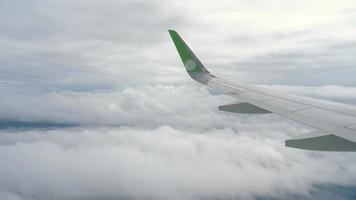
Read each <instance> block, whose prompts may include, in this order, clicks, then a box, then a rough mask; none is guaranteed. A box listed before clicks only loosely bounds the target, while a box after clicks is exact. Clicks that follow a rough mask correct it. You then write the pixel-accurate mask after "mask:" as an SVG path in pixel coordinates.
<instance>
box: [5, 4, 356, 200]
mask: <svg viewBox="0 0 356 200" xmlns="http://www.w3.org/2000/svg"><path fill="white" fill-rule="evenodd" d="M355 24H356V3H354V1H325V0H324V1H304V0H302V1H282V0H281V1H236V0H220V1H218V2H217V1H206V0H205V1H188V0H181V1H162V0H155V1H138V0H119V1H114V0H102V1H95V0H89V1H88V0H86V1H84V0H78V1H75V2H73V1H67V0H61V1H44V0H43V1H41V0H39V1H17V0H11V1H10V0H4V1H1V2H0V30H1V31H0V44H1V45H0V47H1V48H0V99H1V101H0V160H1V161H2V162H1V167H0V199H4V200H32V199H36V200H37V199H39V200H47V199H68V200H72V199H110V200H111V199H158V200H160V199H162V200H163V199H165V200H166V199H183V200H198V199H316V198H323V199H354V198H355V197H356V193H355V192H354V191H355V188H356V185H355V183H356V157H355V155H354V154H353V153H322V152H310V151H302V150H296V149H290V148H285V147H284V144H283V142H284V140H286V139H287V138H290V137H293V136H297V135H300V134H303V133H307V132H308V131H311V130H309V129H308V128H306V127H303V126H301V125H298V124H295V123H293V122H291V121H288V120H285V119H283V118H280V117H278V116H274V115H264V116H241V115H232V114H229V113H223V112H219V111H217V109H216V108H217V106H219V105H222V104H227V103H231V102H233V101H234V99H231V98H230V97H226V96H221V95H216V94H214V92H212V91H209V90H207V89H206V88H204V87H203V86H201V85H199V84H197V83H194V82H193V81H192V80H190V78H189V76H188V75H187V74H186V73H185V70H184V67H183V65H182V64H181V62H180V60H179V57H178V54H177V52H176V50H175V47H174V45H173V44H172V42H171V41H170V38H169V34H168V32H167V30H168V29H176V30H177V31H178V32H179V33H180V34H181V36H182V37H183V38H184V39H185V40H186V42H187V43H188V44H189V45H190V46H191V48H192V49H193V50H194V51H195V52H196V54H197V55H198V57H199V58H200V59H201V60H202V62H203V63H204V64H205V65H206V66H207V67H208V68H209V70H210V71H211V72H213V73H214V74H215V75H217V76H221V77H224V78H227V79H229V80H232V81H234V80H235V81H243V82H247V83H254V84H260V85H263V86H264V87H272V88H276V89H279V90H286V91H291V92H295V93H298V94H304V95H308V96H313V97H318V98H323V99H328V100H334V101H339V102H345V103H350V104H356V80H355V78H354V77H355V74H356V68H355V61H356V60H355V56H354V55H355V54H356V36H355V35H356V26H355Z"/></svg>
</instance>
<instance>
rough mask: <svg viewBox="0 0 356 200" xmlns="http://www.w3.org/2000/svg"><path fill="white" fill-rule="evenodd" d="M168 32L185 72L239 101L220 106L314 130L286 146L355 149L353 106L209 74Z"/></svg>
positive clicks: (179, 38) (176, 36) (231, 110)
mask: <svg viewBox="0 0 356 200" xmlns="http://www.w3.org/2000/svg"><path fill="white" fill-rule="evenodd" d="M169 34H170V35H171V37H172V40H173V42H174V44H175V46H176V48H177V51H178V53H179V56H180V58H181V60H182V62H183V64H184V66H185V68H186V70H187V72H188V74H189V75H190V76H191V77H192V78H193V79H194V80H196V81H198V82H200V83H202V84H204V85H206V86H208V87H210V88H214V89H215V90H218V91H220V92H222V93H224V94H226V95H230V96H232V97H235V98H237V99H238V100H239V102H238V103H233V104H229V105H224V106H219V110H222V111H227V112H235V113H242V114H265V113H275V114H278V115H280V116H283V117H286V118H288V119H291V120H294V121H297V122H299V123H301V124H304V125H307V126H309V127H311V128H314V129H316V130H317V131H314V132H311V133H308V134H306V135H302V136H299V137H297V138H292V139H289V140H287V141H286V142H285V145H286V146H288V147H293V148H299V149H307V150H318V151H356V107H354V106H350V105H345V104H339V103H334V102H328V101H323V100H318V99H313V98H308V97H303V96H297V95H291V94H287V93H281V92H277V91H274V90H270V89H266V88H261V87H256V86H252V85H247V84H242V83H236V82H234V83H233V82H230V81H227V80H224V79H221V78H218V77H215V76H214V75H212V74H211V73H210V72H209V71H208V70H207V69H206V68H205V67H204V65H203V64H202V63H201V61H200V60H199V59H198V57H197V56H196V55H195V54H194V53H193V51H192V50H191V49H190V48H189V47H188V45H187V44H186V43H185V42H184V40H183V39H182V38H181V37H180V36H179V34H178V33H177V32H176V31H174V30H169Z"/></svg>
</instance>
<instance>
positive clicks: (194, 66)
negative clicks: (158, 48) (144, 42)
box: [168, 30, 214, 83]
mask: <svg viewBox="0 0 356 200" xmlns="http://www.w3.org/2000/svg"><path fill="white" fill-rule="evenodd" d="M168 32H169V34H170V35H171V37H172V40H173V42H174V45H175V46H176V48H177V51H178V53H179V56H180V58H181V59H182V62H183V64H184V66H185V69H186V70H187V72H188V73H189V75H190V76H191V77H192V78H193V79H195V80H196V81H198V82H201V83H206V82H207V81H208V80H209V79H211V78H212V77H214V76H212V75H211V74H210V73H209V72H208V70H206V68H205V67H204V65H203V64H202V63H201V62H200V60H199V59H198V58H197V57H196V56H195V54H194V53H193V51H192V50H190V48H189V47H188V45H187V44H186V43H185V42H184V40H183V39H182V38H181V37H180V36H179V34H178V33H177V32H176V31H174V30H168Z"/></svg>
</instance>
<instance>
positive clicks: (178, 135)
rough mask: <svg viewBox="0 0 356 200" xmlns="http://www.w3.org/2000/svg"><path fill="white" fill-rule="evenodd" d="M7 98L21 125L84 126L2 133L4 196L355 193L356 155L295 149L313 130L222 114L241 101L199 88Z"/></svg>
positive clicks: (248, 196) (10, 111)
mask: <svg viewBox="0 0 356 200" xmlns="http://www.w3.org/2000/svg"><path fill="white" fill-rule="evenodd" d="M286 88H291V87H290V86H289V87H286ZM297 88H298V87H297ZM313 89H314V90H316V89H315V88H313ZM308 90H309V91H311V90H312V89H310V88H307V87H305V88H302V89H300V91H308ZM336 90H338V88H336ZM297 91H298V90H297ZM323 91H326V90H322V89H321V90H320V92H319V93H320V94H324V95H325V94H326V93H325V92H323ZM328 91H329V90H328ZM329 94H330V93H329ZM16 95H19V94H16ZM4 96H5V97H8V98H9V99H11V100H12V101H6V99H5V100H4V101H2V104H3V105H1V106H0V107H1V108H2V110H1V112H2V113H7V114H6V115H5V114H1V115H2V116H12V120H19V121H33V122H41V121H47V122H54V123H77V124H78V125H80V126H78V127H73V128H60V127H52V128H51V127H49V128H44V129H43V128H42V129H37V128H34V129H33V128H30V129H28V128H23V129H16V128H9V129H2V130H1V131H0V149H1V150H0V159H1V160H6V162H5V163H4V164H2V167H1V169H0V191H2V192H1V193H0V195H1V196H2V197H3V198H4V199H16V198H18V199H48V198H54V199H117V198H122V199H143V198H152V199H206V198H207V199H215V198H219V199H232V198H241V199H254V198H257V197H264V198H292V197H293V196H298V197H300V198H305V199H307V198H309V197H311V196H313V194H315V193H318V194H320V195H322V194H324V193H323V192H322V191H323V189H320V188H319V187H318V186H319V185H322V186H323V185H325V184H333V185H337V187H352V185H353V182H354V180H355V178H356V177H355V176H354V175H353V174H355V172H354V170H353V169H354V168H355V167H354V165H355V164H356V163H355V162H354V160H355V159H354V156H353V155H352V154H347V153H346V154H345V153H332V154H330V153H318V152H309V151H302V150H295V149H289V148H286V147H284V145H283V141H284V140H285V139H287V138H289V137H293V136H296V135H300V134H303V133H305V132H308V131H309V130H308V129H306V128H304V127H302V126H299V125H296V124H294V123H290V122H288V121H286V120H284V119H282V118H278V117H276V116H274V115H265V116H243V115H242V116H241V115H233V114H229V113H223V112H218V111H216V107H217V106H218V105H221V104H223V103H230V102H231V101H232V99H231V98H229V97H226V96H210V94H209V93H208V91H207V90H206V89H203V88H202V87H200V86H199V87H198V86H195V87H192V86H189V85H188V86H178V87H176V86H162V85H157V86H143V87H137V88H129V89H125V90H123V91H121V92H101V93H83V92H59V93H49V94H44V95H42V96H38V95H34V96H30V95H28V94H26V95H25V96H17V97H14V96H11V95H10V94H6V95H4ZM15 100H18V101H15ZM4 102H5V103H4ZM4 104H5V105H4ZM5 108H7V109H6V110H4V109H5ZM48 108H51V110H48ZM7 120H10V119H7ZM339 163H343V165H342V166H340V164H339ZM14 166H16V167H14ZM18 166H22V167H18ZM322 188H323V187H322ZM336 195H337V196H338V197H340V198H342V194H339V195H338V194H336Z"/></svg>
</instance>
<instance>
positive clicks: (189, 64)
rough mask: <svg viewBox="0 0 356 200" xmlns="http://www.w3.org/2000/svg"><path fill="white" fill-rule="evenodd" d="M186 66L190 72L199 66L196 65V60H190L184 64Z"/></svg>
mask: <svg viewBox="0 0 356 200" xmlns="http://www.w3.org/2000/svg"><path fill="white" fill-rule="evenodd" d="M184 66H185V68H186V69H187V70H188V71H193V70H194V69H195V68H196V67H197V64H196V63H195V61H194V60H192V59H190V60H187V62H185V63H184Z"/></svg>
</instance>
